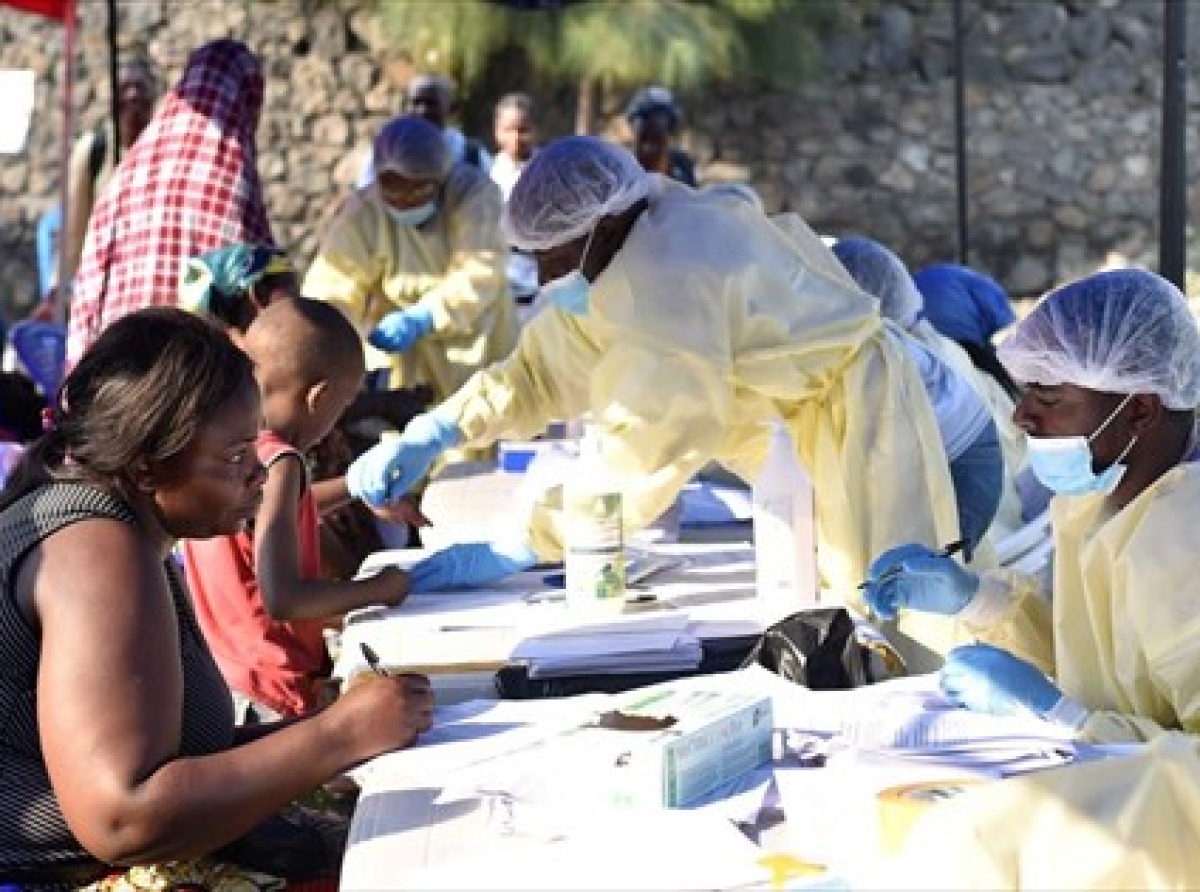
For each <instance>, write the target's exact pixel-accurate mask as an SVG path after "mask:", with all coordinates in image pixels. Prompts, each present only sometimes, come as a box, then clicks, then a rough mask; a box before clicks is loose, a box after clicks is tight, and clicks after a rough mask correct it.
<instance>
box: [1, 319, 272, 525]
mask: <svg viewBox="0 0 1200 892" xmlns="http://www.w3.org/2000/svg"><path fill="white" fill-rule="evenodd" d="M246 386H255V385H254V373H253V367H252V365H251V363H250V359H249V357H247V356H246V355H245V354H244V353H242V351H241V350H239V349H238V348H237V347H235V346H234V344H233V342H232V341H231V340H229V337H228V336H227V335H226V334H225V333H224V332H223V331H222V330H221V329H220V328H219V327H217V326H216V325H215V324H214V323H213V322H211V321H209V320H208V319H205V318H203V317H201V316H197V315H194V314H192V313H189V312H187V311H186V310H179V309H175V308H167V307H153V308H150V309H144V310H138V311H136V312H133V313H130V314H129V315H127V316H123V317H122V318H120V319H118V320H117V321H116V322H114V323H113V324H112V325H110V326H109V327H108V328H106V329H105V330H104V331H103V332H102V333H101V335H100V337H99V338H98V339H97V340H96V342H95V343H94V344H93V345H92V346H91V347H90V348H89V349H88V351H87V352H86V353H85V354H84V355H83V357H82V358H81V359H80V361H79V364H78V365H77V366H76V367H75V369H74V370H73V371H72V372H71V374H70V375H68V376H67V379H66V380H65V381H64V382H63V385H62V388H61V389H60V390H59V394H58V400H57V403H56V404H54V405H52V407H51V410H52V413H53V414H52V418H51V421H52V426H51V429H50V430H48V431H47V432H46V433H45V434H43V436H42V437H41V439H39V440H38V441H37V442H36V444H35V445H34V446H33V447H32V448H31V449H30V451H29V452H28V453H26V455H25V457H24V458H23V460H22V462H21V464H20V465H19V466H18V468H17V470H16V472H15V473H14V476H13V477H12V478H11V479H10V480H9V484H8V486H7V487H6V488H5V490H4V494H3V497H0V509H2V508H4V507H7V506H8V505H9V504H11V503H12V502H14V501H16V500H17V499H19V498H21V497H22V496H23V495H25V494H26V493H28V492H30V491H31V490H33V489H35V488H37V487H38V486H40V485H41V484H43V483H46V482H48V481H49V480H86V481H88V482H90V483H94V484H96V485H98V486H103V487H107V488H112V489H115V490H117V491H124V490H125V484H126V483H127V481H128V479H129V478H128V474H129V470H130V468H131V467H133V466H134V465H135V464H136V463H138V462H139V461H150V462H163V461H166V460H168V459H170V458H172V457H174V456H176V455H178V454H179V453H181V452H183V450H184V449H186V448H187V446H188V445H189V444H190V443H191V442H192V441H193V440H194V439H195V438H196V435H197V433H198V432H199V429H200V427H201V426H202V425H203V424H204V423H205V422H206V421H207V420H208V419H209V418H211V417H212V416H213V414H214V413H216V412H218V411H220V409H221V408H222V407H223V406H224V405H225V404H226V403H227V402H228V401H229V399H230V398H231V397H233V396H234V395H236V394H237V393H238V392H240V391H241V389H242V388H244V387H246Z"/></svg>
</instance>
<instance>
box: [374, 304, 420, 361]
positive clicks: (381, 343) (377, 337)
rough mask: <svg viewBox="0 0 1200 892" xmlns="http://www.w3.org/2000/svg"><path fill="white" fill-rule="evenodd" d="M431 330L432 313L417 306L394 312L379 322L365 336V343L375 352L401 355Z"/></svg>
mask: <svg viewBox="0 0 1200 892" xmlns="http://www.w3.org/2000/svg"><path fill="white" fill-rule="evenodd" d="M432 330H433V311H431V310H430V309H429V308H428V307H423V306H421V305H420V304H417V305H416V306H415V307H409V308H408V309H407V310H395V311H393V312H391V313H388V314H387V315H386V316H384V317H383V318H382V319H380V320H379V324H378V325H376V326H375V327H374V328H373V329H371V332H370V334H368V335H367V343H368V344H370V345H371V346H372V347H374V348H375V349H376V350H383V351H385V352H387V353H403V352H404V351H405V350H407V349H409V348H410V347H411V346H412V345H413V344H415V343H416V342H417V341H419V340H421V338H423V337H425V335H427V334H429V332H430V331H432Z"/></svg>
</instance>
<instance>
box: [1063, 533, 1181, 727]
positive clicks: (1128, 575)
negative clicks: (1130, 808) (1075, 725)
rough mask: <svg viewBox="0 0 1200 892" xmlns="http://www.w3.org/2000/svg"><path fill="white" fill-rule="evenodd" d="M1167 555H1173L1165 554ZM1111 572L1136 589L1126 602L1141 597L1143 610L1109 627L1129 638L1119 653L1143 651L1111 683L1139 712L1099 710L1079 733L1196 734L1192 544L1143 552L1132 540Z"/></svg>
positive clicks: (1118, 580) (1116, 582) (1116, 580)
mask: <svg viewBox="0 0 1200 892" xmlns="http://www.w3.org/2000/svg"><path fill="white" fill-rule="evenodd" d="M1157 520H1159V521H1160V522H1161V520H1162V519H1161V518H1159V519H1157ZM1164 535H1165V534H1164ZM1175 535H1176V537H1178V538H1179V540H1180V541H1181V542H1183V541H1188V540H1190V536H1191V531H1190V529H1188V528H1186V527H1183V526H1177V527H1176V528H1175ZM1168 553H1173V554H1174V555H1175V556H1176V558H1177V559H1176V560H1169V559H1167V555H1168ZM1185 555H1186V557H1184V556H1185ZM1180 557H1184V559H1183V560H1179V559H1178V558H1180ZM1172 564H1173V565H1174V566H1171V565H1172ZM1112 577H1113V585H1114V586H1117V585H1120V586H1123V587H1125V588H1127V589H1128V590H1129V591H1131V592H1132V593H1134V594H1133V595H1132V596H1131V597H1130V598H1129V602H1130V603H1131V604H1132V603H1133V600H1134V598H1137V599H1138V600H1141V599H1143V598H1144V599H1145V601H1144V603H1143V604H1142V606H1141V608H1140V609H1135V610H1133V611H1132V612H1131V616H1132V619H1131V621H1130V622H1129V623H1128V624H1127V625H1125V624H1123V625H1124V627H1115V628H1113V629H1112V634H1113V635H1114V636H1115V637H1117V638H1121V639H1125V640H1126V641H1128V642H1129V643H1127V644H1125V645H1124V647H1123V648H1122V649H1123V650H1124V651H1126V652H1128V653H1136V652H1137V651H1138V650H1140V651H1141V655H1140V658H1138V659H1137V660H1136V663H1134V662H1133V661H1132V660H1131V661H1129V662H1126V663H1124V664H1123V666H1122V667H1120V668H1118V669H1117V670H1116V671H1117V674H1118V677H1117V679H1116V680H1115V681H1114V686H1119V687H1120V689H1121V690H1122V692H1123V693H1124V694H1125V696H1126V697H1127V698H1129V699H1130V700H1133V701H1135V702H1137V703H1140V704H1144V705H1143V707H1142V708H1141V709H1138V710H1137V713H1135V711H1134V709H1132V708H1130V709H1121V710H1096V711H1095V712H1093V713H1092V714H1091V716H1090V717H1089V718H1088V721H1087V723H1086V724H1085V725H1084V726H1083V730H1082V737H1083V738H1084V739H1085V740H1088V741H1092V742H1096V743H1127V742H1130V743H1131V742H1138V741H1148V740H1152V739H1154V738H1157V737H1160V736H1161V735H1163V734H1166V733H1168V732H1170V731H1179V730H1183V731H1188V732H1191V733H1193V734H1195V733H1198V732H1200V616H1197V615H1196V611H1195V604H1196V599H1195V591H1196V584H1195V569H1194V566H1193V559H1192V557H1191V552H1190V549H1183V548H1180V547H1176V548H1169V547H1168V548H1164V549H1162V550H1161V551H1155V552H1153V553H1147V552H1146V551H1145V550H1143V549H1140V548H1137V547H1134V546H1133V545H1132V544H1131V547H1130V548H1129V549H1128V550H1127V551H1126V553H1125V555H1124V556H1123V559H1121V560H1119V561H1117V562H1116V566H1114V567H1113V570H1112ZM1085 705H1086V704H1085ZM1147 712H1150V713H1153V714H1154V715H1155V716H1156V717H1157V719H1158V720H1156V718H1153V717H1151V716H1150V715H1146V714H1144V713H1147ZM1138 713H1140V714H1138ZM1164 720H1165V721H1167V722H1169V724H1164V723H1163V721H1164Z"/></svg>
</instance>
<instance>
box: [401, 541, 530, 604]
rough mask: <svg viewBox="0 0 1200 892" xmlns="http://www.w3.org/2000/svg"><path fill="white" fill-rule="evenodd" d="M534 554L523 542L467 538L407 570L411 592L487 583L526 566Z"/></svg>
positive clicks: (528, 565)
mask: <svg viewBox="0 0 1200 892" xmlns="http://www.w3.org/2000/svg"><path fill="white" fill-rule="evenodd" d="M536 563H537V555H536V554H534V553H533V551H532V549H530V547H529V546H528V545H526V544H525V543H524V542H510V543H501V542H469V543H466V544H463V545H451V546H450V547H449V548H444V549H442V550H441V551H438V552H435V553H434V554H431V555H430V556H429V557H427V558H425V560H423V561H420V562H419V563H417V564H416V565H415V566H414V567H413V568H412V569H411V570H410V571H409V585H410V586H411V590H412V591H414V592H428V591H433V590H435V589H441V588H461V587H463V586H470V585H487V584H488V583H491V582H497V581H499V580H501V579H503V578H504V577H506V576H511V575H512V574H513V573H520V572H521V571H522V570H528V569H529V568H530V567H532V566H533V565H534V564H536Z"/></svg>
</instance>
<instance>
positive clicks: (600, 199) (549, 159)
mask: <svg viewBox="0 0 1200 892" xmlns="http://www.w3.org/2000/svg"><path fill="white" fill-rule="evenodd" d="M649 194H650V177H649V175H648V174H647V173H646V172H645V171H644V170H643V169H642V166H641V165H640V164H638V162H637V159H636V158H634V157H633V155H631V154H630V153H629V152H628V151H626V150H625V149H623V148H621V147H620V146H615V145H613V144H612V143H608V142H605V141H604V140H602V139H597V138H595V137H594V136H568V137H566V138H564V139H557V140H555V141H554V142H552V143H550V144H549V145H548V146H546V147H545V148H543V149H541V150H540V151H538V152H537V153H536V154H534V156H533V159H532V160H531V161H530V162H529V164H528V165H527V166H526V167H525V169H524V170H523V171H521V176H520V177H519V178H518V179H517V183H516V185H515V186H513V190H512V194H511V195H509V198H508V201H507V202H505V204H504V214H503V217H502V223H503V225H504V232H505V235H506V236H507V238H508V240H509V243H510V244H513V245H516V246H517V247H518V248H521V249H522V250H525V251H544V250H546V249H547V248H556V247H558V246H559V245H565V244H566V243H567V242H570V241H574V240H575V239H577V238H579V237H580V236H582V235H586V234H587V233H588V232H590V231H591V229H592V227H593V226H595V225H596V221H597V220H599V219H600V218H601V217H607V216H609V215H612V214H620V213H623V212H625V211H627V210H629V208H631V207H632V206H633V205H634V204H635V203H637V202H638V201H639V200H641V199H643V198H645V197H646V196H647V195H649Z"/></svg>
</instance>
